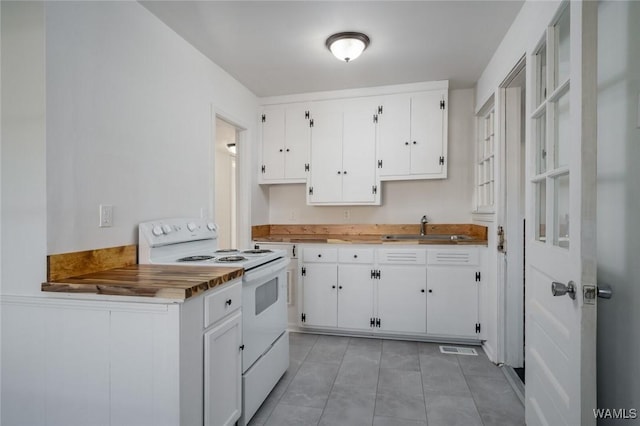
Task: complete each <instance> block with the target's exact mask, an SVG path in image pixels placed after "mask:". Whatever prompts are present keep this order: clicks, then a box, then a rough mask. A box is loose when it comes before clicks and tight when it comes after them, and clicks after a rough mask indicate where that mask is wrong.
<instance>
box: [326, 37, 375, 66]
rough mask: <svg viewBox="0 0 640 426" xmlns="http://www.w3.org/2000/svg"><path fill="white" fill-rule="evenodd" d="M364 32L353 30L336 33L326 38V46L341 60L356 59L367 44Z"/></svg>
mask: <svg viewBox="0 0 640 426" xmlns="http://www.w3.org/2000/svg"><path fill="white" fill-rule="evenodd" d="M369 42H370V40H369V37H367V35H366V34H362V33H355V32H344V33H337V34H334V35H332V36H330V37H329V38H328V39H327V42H326V45H327V48H328V49H329V50H330V51H331V53H333V56H335V57H336V58H338V59H340V60H341V61H345V62H349V61H353V60H354V59H356V58H357V57H358V56H360V54H361V53H362V52H363V51H364V50H365V49H366V48H367V46H369Z"/></svg>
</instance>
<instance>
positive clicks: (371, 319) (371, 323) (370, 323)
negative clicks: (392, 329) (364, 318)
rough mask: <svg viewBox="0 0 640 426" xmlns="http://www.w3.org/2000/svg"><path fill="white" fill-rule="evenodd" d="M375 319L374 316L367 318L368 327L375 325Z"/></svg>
mask: <svg viewBox="0 0 640 426" xmlns="http://www.w3.org/2000/svg"><path fill="white" fill-rule="evenodd" d="M375 325H376V320H375V319H374V318H369V327H375Z"/></svg>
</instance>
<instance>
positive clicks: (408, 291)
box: [377, 265, 427, 333]
mask: <svg viewBox="0 0 640 426" xmlns="http://www.w3.org/2000/svg"><path fill="white" fill-rule="evenodd" d="M426 281H427V277H426V269H425V267H424V266H392V265H389V266H386V265H385V266H384V267H381V269H380V278H379V279H378V315H377V316H378V318H379V319H380V329H381V330H383V331H394V332H408V333H425V332H426V331H427V330H426V308H427V300H426V294H425V289H426Z"/></svg>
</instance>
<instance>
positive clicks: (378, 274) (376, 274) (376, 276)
mask: <svg viewBox="0 0 640 426" xmlns="http://www.w3.org/2000/svg"><path fill="white" fill-rule="evenodd" d="M374 272H375V275H374V278H375V279H377V280H379V279H380V269H376V270H375V271H374Z"/></svg>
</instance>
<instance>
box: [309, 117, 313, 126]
mask: <svg viewBox="0 0 640 426" xmlns="http://www.w3.org/2000/svg"><path fill="white" fill-rule="evenodd" d="M309 127H313V118H312V119H311V120H309Z"/></svg>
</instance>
